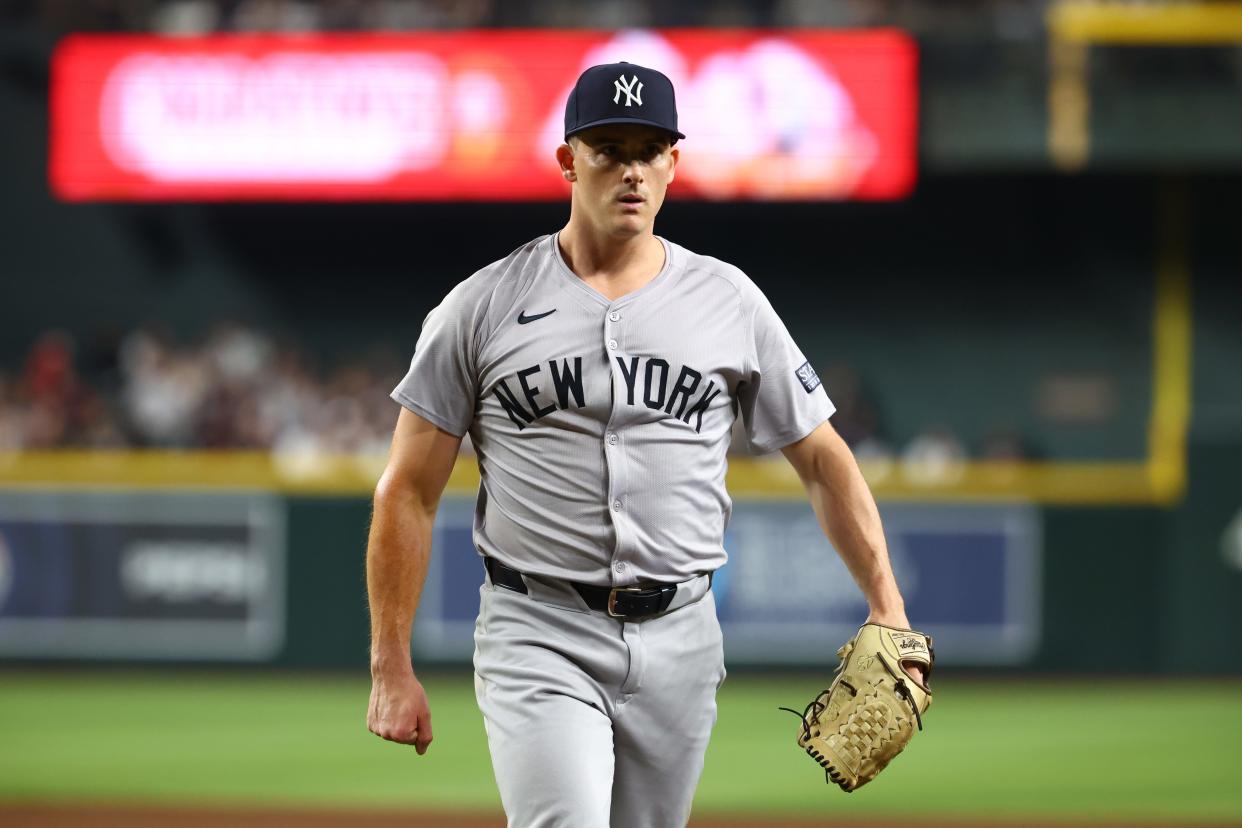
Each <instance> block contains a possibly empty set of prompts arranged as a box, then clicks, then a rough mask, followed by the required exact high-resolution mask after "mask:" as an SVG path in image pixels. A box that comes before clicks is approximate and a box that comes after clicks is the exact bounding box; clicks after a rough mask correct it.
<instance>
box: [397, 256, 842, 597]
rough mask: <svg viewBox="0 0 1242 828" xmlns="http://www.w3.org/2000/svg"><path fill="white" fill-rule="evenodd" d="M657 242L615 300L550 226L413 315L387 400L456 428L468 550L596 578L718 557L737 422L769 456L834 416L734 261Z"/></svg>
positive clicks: (665, 571)
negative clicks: (467, 485)
mask: <svg viewBox="0 0 1242 828" xmlns="http://www.w3.org/2000/svg"><path fill="white" fill-rule="evenodd" d="M661 242H662V243H663V244H664V249H665V264H664V267H663V269H662V270H661V271H660V273H659V274H658V275H657V276H656V277H655V278H654V279H652V280H651V281H650V282H648V283H647V284H646V285H645V286H644V287H642V288H641V289H640V290H637V291H635V292H633V293H630V294H627V295H625V296H623V297H621V298H619V299H617V300H615V301H609V300H608V299H607V298H606V297H605V296H603V295H602V294H600V293H599V292H598V291H596V290H594V289H592V288H591V287H589V286H588V285H587V284H586V283H585V282H583V281H582V280H581V279H579V278H578V277H577V276H576V275H574V273H573V272H572V271H571V270H570V269H569V267H568V265H567V264H566V263H565V260H564V258H563V257H562V255H561V252H560V248H559V246H558V244H557V240H556V236H555V235H550V236H544V237H542V238H539V239H536V240H535V241H532V242H530V243H529V244H526V245H524V246H522V247H520V248H519V249H517V250H515V251H514V252H513V253H511V254H510V255H508V256H506V257H505V258H504V259H501V260H500V261H498V262H495V263H493V264H491V265H488V266H487V267H485V268H483V269H482V270H480V271H479V272H477V273H475V274H474V275H473V276H471V277H470V278H469V279H466V280H465V281H463V282H461V283H460V284H458V285H457V286H456V287H455V288H454V289H453V290H452V291H451V292H450V293H449V294H448V296H446V297H445V299H444V301H443V302H442V303H441V304H440V305H439V307H437V308H436V309H435V310H433V311H432V312H431V313H430V314H428V316H427V319H426V321H425V322H424V323H423V329H422V334H421V336H420V337H419V340H418V345H417V347H416V349H415V353H414V358H413V360H412V361H411V363H410V370H409V372H408V373H407V374H406V376H405V378H404V379H402V380H401V382H400V383H399V384H398V385H397V387H396V389H395V390H394V391H393V393H392V396H393V399H395V400H396V401H397V402H399V403H401V404H402V405H404V406H405V407H406V408H408V409H410V410H411V411H413V412H415V413H416V414H419V415H420V416H422V417H424V418H426V419H427V420H429V421H431V422H432V423H434V424H435V425H436V426H438V427H439V428H441V429H444V430H445V431H447V432H449V433H451V434H454V435H458V436H461V435H464V434H466V433H467V432H469V434H470V436H471V439H472V441H473V443H474V446H475V449H476V451H477V453H478V461H479V468H480V472H481V476H482V486H481V488H480V491H479V497H478V504H477V507H476V512H475V520H474V541H475V545H476V546H477V547H478V549H479V551H480V552H482V553H483V554H486V555H490V556H492V557H495V558H497V559H499V560H500V561H502V562H504V563H506V564H508V565H509V566H512V567H514V568H516V569H519V570H521V571H523V572H527V573H531V574H535V575H542V576H546V577H553V578H564V579H569V580H574V581H581V582H585V583H592V584H597V585H611V586H622V585H628V584H633V583H637V582H642V581H682V580H685V579H687V578H691V577H693V576H694V575H695V574H697V573H702V572H709V571H712V570H715V569H718V568H719V567H720V566H722V565H723V564H724V563H725V560H726V557H727V556H726V554H725V550H724V547H723V538H724V530H725V526H726V524H727V523H728V520H729V514H730V510H731V508H732V502H731V501H730V499H729V496H728V494H727V492H726V491H725V469H726V465H727V462H726V452H727V449H728V447H729V442H730V436H731V431H732V426H733V423H734V420H735V419H736V417H737V416H738V415H739V414H740V415H741V417H742V419H743V422H744V425H745V429H746V434H747V437H748V439H749V441H750V443H751V445H752V446H753V447H754V448H755V449H756V450H759V451H773V450H775V449H778V448H781V447H783V446H786V445H788V444H790V443H793V442H795V441H797V440H799V439H801V438H802V437H804V436H806V435H807V434H809V433H810V432H811V431H812V430H814V429H815V428H816V427H817V426H818V425H820V424H821V423H822V422H824V420H826V419H827V418H828V417H829V416H831V414H832V413H833V410H834V408H833V405H832V402H831V401H830V400H829V399H828V396H827V394H826V393H825V391H824V389H823V388H822V387H821V385H820V382H819V378H818V377H817V376H816V374H815V370H814V369H813V368H812V367H811V365H810V364H809V363H808V361H807V360H806V357H804V356H803V354H802V352H801V351H800V350H799V349H798V346H797V345H796V344H795V343H794V341H793V339H792V337H791V336H790V335H789V332H788V331H787V330H786V328H785V326H784V325H783V324H782V323H781V321H780V319H779V317H778V316H777V315H776V312H775V311H774V310H773V309H772V306H771V305H770V304H769V302H768V301H767V298H766V297H765V296H764V295H763V293H762V292H761V291H760V290H759V289H758V287H756V286H755V284H754V283H753V282H751V280H750V279H749V278H747V277H746V275H745V274H744V273H742V272H741V271H740V270H738V269H737V268H736V267H733V266H732V265H729V264H726V263H725V262H722V261H719V260H718V259H713V258H711V257H709V256H701V255H699V254H697V253H693V252H691V251H689V250H686V249H685V248H683V247H681V246H679V245H676V244H673V243H671V242H668V241H667V240H664V239H661Z"/></svg>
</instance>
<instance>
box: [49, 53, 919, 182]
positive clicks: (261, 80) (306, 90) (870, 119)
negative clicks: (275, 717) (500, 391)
mask: <svg viewBox="0 0 1242 828" xmlns="http://www.w3.org/2000/svg"><path fill="white" fill-rule="evenodd" d="M615 61H628V62H630V63H637V64H641V65H645V66H649V67H652V68H656V69H659V70H661V71H663V72H664V73H665V74H667V75H668V76H669V77H670V78H671V79H672V80H673V83H674V85H675V88H676V90H677V100H678V109H679V113H680V128H681V131H682V132H683V133H685V134H686V136H687V138H686V140H685V141H684V142H683V143H682V144H681V147H682V149H683V159H682V163H681V164H680V166H679V168H678V170H677V178H676V181H675V182H674V184H673V186H672V189H671V190H670V193H671V194H672V196H673V197H678V196H682V197H690V198H707V199H799V200H821V199H895V198H902V197H904V196H905V195H907V194H908V193H909V192H910V190H911V188H912V187H913V184H914V178H915V154H916V144H917V111H916V110H917V83H916V71H917V70H916V50H915V46H914V42H913V40H912V39H911V38H909V37H908V36H907V35H905V34H903V33H901V32H899V31H894V30H874V31H858V32H849V31H845V32H842V31H819V30H789V31H780V30H775V31H767V30H765V31H749V30H740V29H739V30H695V29H679V30H667V31H642V30H632V31H624V32H606V31H581V30H573V31H560V30H503V31H502V30H491V31H466V32H434V33H432V32H424V33H417V34H401V35H314V36H298V37H279V36H270V35H261V36H252V35H246V36H240V35H219V36H212V37H203V38H160V37H153V36H120V35H75V36H72V37H69V38H67V39H65V40H64V41H62V42H61V44H60V45H59V47H58V48H57V49H56V53H55V56H54V58H53V63H52V86H51V113H52V125H51V136H50V137H51V162H50V178H51V186H52V189H53V191H54V192H55V193H56V195H57V196H59V197H60V198H62V199H65V200H69V201H92V200H108V201H131V200H137V201H144V200H254V199H265V200H270V199H298V200H306V199H321V200H391V199H414V200H454V199H468V200H483V201H488V200H500V201H511V200H533V199H562V198H565V197H566V196H567V194H568V191H569V190H568V187H569V185H568V184H566V183H565V181H564V180H563V179H562V178H561V176H560V175H559V174H558V170H557V166H556V162H555V161H554V158H553V151H554V149H555V148H556V146H557V145H558V144H559V143H560V142H561V140H562V134H563V113H564V107H565V100H566V98H567V96H568V94H569V92H570V90H571V89H572V87H573V84H574V81H575V80H576V79H577V77H578V75H579V74H580V73H581V72H582V71H583V70H584V69H585V68H587V67H588V66H592V65H595V64H600V63H611V62H615ZM626 88H630V87H626ZM620 90H621V87H620V86H618V93H617V94H618V96H619V95H620ZM626 100H627V102H631V100H632V103H633V105H634V106H635V107H639V108H640V107H641V106H642V102H641V101H642V99H641V91H640V90H636V89H632V88H631V89H630V95H629V96H627V98H626Z"/></svg>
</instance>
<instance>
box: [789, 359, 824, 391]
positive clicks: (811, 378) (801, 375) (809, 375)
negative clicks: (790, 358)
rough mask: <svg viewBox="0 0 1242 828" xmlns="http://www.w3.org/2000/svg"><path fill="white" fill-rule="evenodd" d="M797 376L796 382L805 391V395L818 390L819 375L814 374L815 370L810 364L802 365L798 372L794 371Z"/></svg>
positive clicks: (808, 362)
mask: <svg viewBox="0 0 1242 828" xmlns="http://www.w3.org/2000/svg"><path fill="white" fill-rule="evenodd" d="M794 373H795V374H797V375H798V382H800V383H802V387H803V388H805V389H806V393H808V394H810V393H811V392H812V391H814V390H815V389H816V388H819V374H817V373H815V369H814V368H813V367H811V363H810V361H809V360H808V361H807V362H804V363H802V365H801V367H799V368H798V370H796V371H794Z"/></svg>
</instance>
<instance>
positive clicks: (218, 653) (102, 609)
mask: <svg viewBox="0 0 1242 828" xmlns="http://www.w3.org/2000/svg"><path fill="white" fill-rule="evenodd" d="M284 509H285V507H284V504H283V503H282V502H281V501H280V500H279V499H278V498H276V497H274V496H271V495H265V494H257V493H256V494H245V495H243V494H211V495H207V494H162V493H143V492H135V493H119V492H118V493H109V492H16V491H6V492H5V493H4V497H3V498H2V499H0V657H4V656H8V657H19V658H72V659H134V660H143V659H175V660H229V661H251V660H263V659H268V658H271V657H272V656H273V655H275V654H276V653H277V652H278V651H279V649H280V647H281V645H282V643H283V641H284V631H285V602H284V592H285V517H284Z"/></svg>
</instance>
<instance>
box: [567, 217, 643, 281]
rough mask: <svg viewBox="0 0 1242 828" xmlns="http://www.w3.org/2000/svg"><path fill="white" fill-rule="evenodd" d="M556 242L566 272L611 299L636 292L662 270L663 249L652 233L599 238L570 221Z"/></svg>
mask: <svg viewBox="0 0 1242 828" xmlns="http://www.w3.org/2000/svg"><path fill="white" fill-rule="evenodd" d="M557 241H558V243H559V244H560V248H561V254H562V255H563V256H564V257H565V262H566V264H568V265H569V269H570V270H572V271H573V272H574V273H575V274H576V275H577V276H578V278H580V279H582V280H583V281H584V282H586V283H587V284H588V285H590V286H591V287H593V288H595V289H596V290H598V291H599V292H600V293H602V294H604V295H605V296H607V297H608V298H610V299H616V298H618V297H619V296H622V295H624V294H626V293H631V292H633V291H635V290H638V289H639V288H640V287H642V286H643V285H645V284H646V283H647V282H649V281H651V280H652V279H654V278H655V277H656V276H657V275H658V274H659V272H660V271H661V270H662V269H663V267H664V245H662V244H661V243H660V241H659V239H657V238H656V237H655V235H654V234H653V233H643V234H641V235H638V236H632V237H630V238H625V239H616V238H611V237H600V236H599V235H597V234H594V233H590V232H584V231H583V228H582V227H580V226H577V225H575V223H574V222H573V221H570V222H569V224H568V225H566V226H565V228H564V229H562V230H561V232H560V233H559V234H558V235H557Z"/></svg>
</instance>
